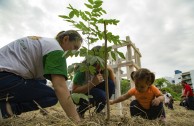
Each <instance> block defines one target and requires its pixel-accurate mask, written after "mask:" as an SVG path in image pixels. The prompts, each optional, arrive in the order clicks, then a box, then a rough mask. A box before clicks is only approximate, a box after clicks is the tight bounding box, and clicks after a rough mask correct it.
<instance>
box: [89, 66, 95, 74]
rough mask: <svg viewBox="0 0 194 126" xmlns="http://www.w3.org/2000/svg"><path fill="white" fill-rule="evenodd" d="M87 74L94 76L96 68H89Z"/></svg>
mask: <svg viewBox="0 0 194 126" xmlns="http://www.w3.org/2000/svg"><path fill="white" fill-rule="evenodd" d="M89 72H90V73H91V74H92V75H94V74H95V73H96V68H95V67H93V66H89Z"/></svg>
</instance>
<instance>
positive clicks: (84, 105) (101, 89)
mask: <svg viewBox="0 0 194 126" xmlns="http://www.w3.org/2000/svg"><path fill="white" fill-rule="evenodd" d="M108 87H109V98H110V97H111V96H112V94H114V92H115V84H114V82H113V81H112V80H111V79H108ZM86 95H88V93H87V94H86ZM89 95H92V96H93V98H90V99H89V103H90V104H92V105H93V106H95V107H96V109H95V111H96V112H97V113H99V112H101V111H102V110H103V109H104V107H105V105H106V90H105V81H104V82H102V83H101V84H99V85H97V86H96V87H94V88H92V89H91V90H90V94H89ZM89 103H88V101H86V100H84V99H80V102H79V103H78V105H80V106H79V107H78V109H77V110H78V113H79V114H80V115H82V116H83V115H84V113H85V112H86V111H87V110H88V109H89V108H88V105H89Z"/></svg>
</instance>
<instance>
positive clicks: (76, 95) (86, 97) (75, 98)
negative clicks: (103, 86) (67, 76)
mask: <svg viewBox="0 0 194 126" xmlns="http://www.w3.org/2000/svg"><path fill="white" fill-rule="evenodd" d="M71 98H72V99H73V101H74V102H75V103H76V104H78V103H79V101H80V99H81V98H82V99H84V100H86V101H89V98H93V96H92V95H85V94H82V93H72V94H71Z"/></svg>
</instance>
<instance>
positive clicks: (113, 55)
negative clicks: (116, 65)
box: [111, 51, 116, 61]
mask: <svg viewBox="0 0 194 126" xmlns="http://www.w3.org/2000/svg"><path fill="white" fill-rule="evenodd" d="M111 57H112V58H113V59H114V60H115V61H116V55H115V52H113V51H111Z"/></svg>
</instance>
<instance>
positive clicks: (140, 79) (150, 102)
mask: <svg viewBox="0 0 194 126" xmlns="http://www.w3.org/2000/svg"><path fill="white" fill-rule="evenodd" d="M131 79H132V80H133V81H134V83H135V87H134V88H131V89H130V90H129V91H128V92H127V93H125V94H124V95H122V96H120V97H118V98H117V99H115V100H110V101H109V102H110V105H113V104H115V103H119V102H122V101H125V100H127V99H128V98H130V97H131V96H135V98H136V100H133V101H132V102H131V103H130V113H131V116H141V117H142V118H145V119H150V120H153V119H156V118H160V119H161V120H162V121H164V120H165V117H166V116H165V111H164V108H163V101H164V96H163V95H162V93H161V92H160V90H159V89H158V88H156V87H155V86H154V85H153V82H154V80H155V75H154V73H152V72H150V70H148V69H146V68H140V69H138V70H137V71H133V72H132V73H131Z"/></svg>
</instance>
